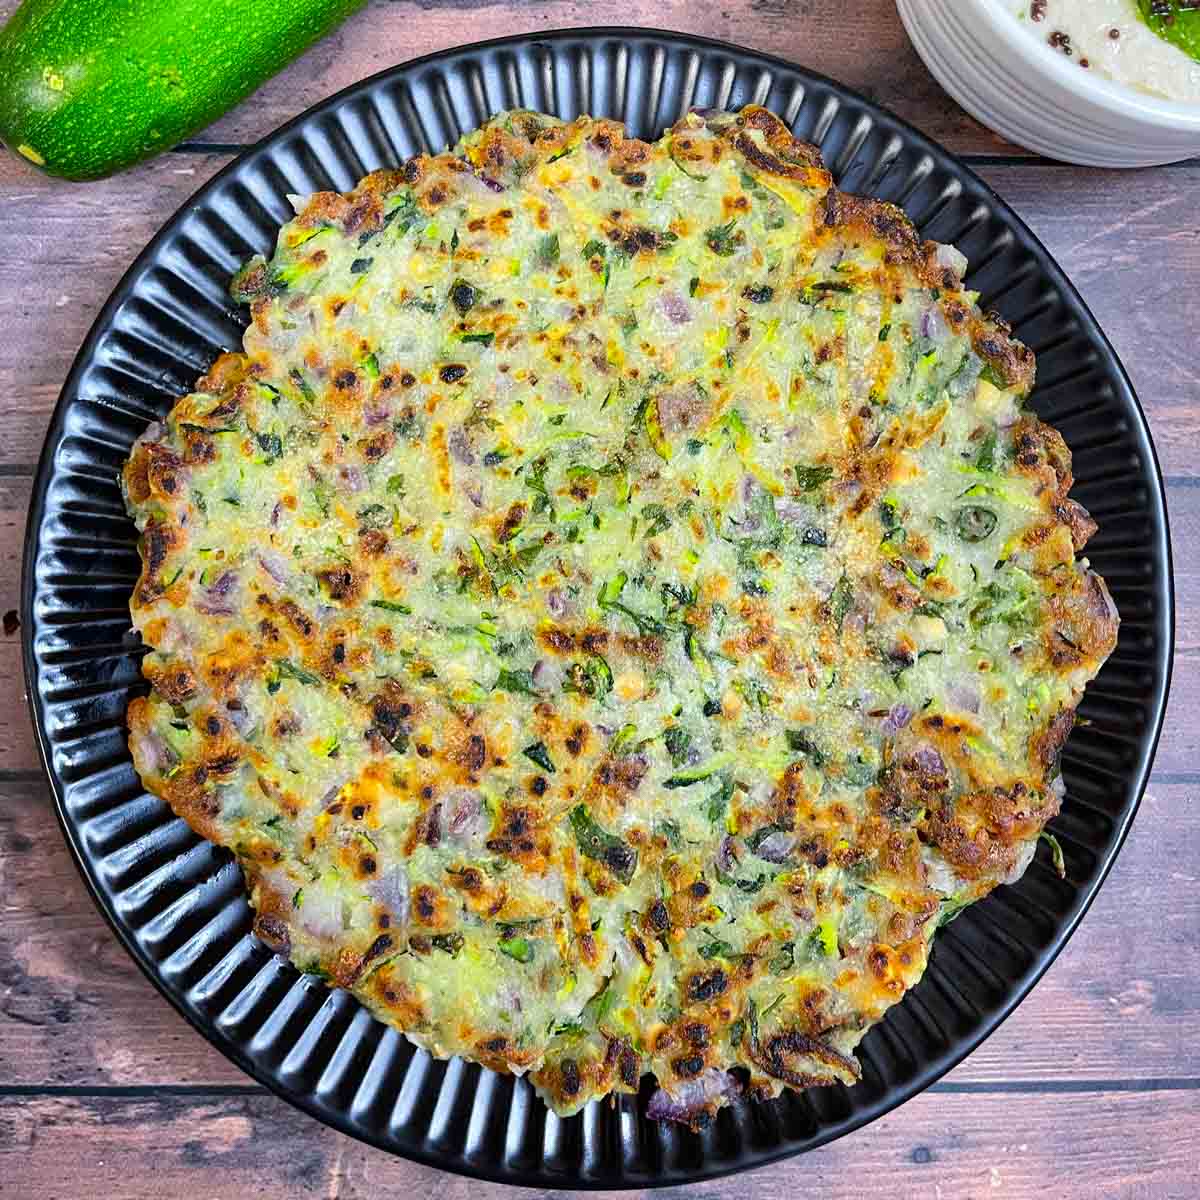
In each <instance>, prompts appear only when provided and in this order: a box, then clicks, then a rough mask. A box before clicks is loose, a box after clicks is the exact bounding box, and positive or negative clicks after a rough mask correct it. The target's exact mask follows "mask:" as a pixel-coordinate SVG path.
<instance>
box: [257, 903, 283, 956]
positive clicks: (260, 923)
mask: <svg viewBox="0 0 1200 1200" xmlns="http://www.w3.org/2000/svg"><path fill="white" fill-rule="evenodd" d="M254 933H255V936H256V937H257V938H258V939H259V940H260V941H262V942H265V943H266V945H267V946H268V947H269V948H270V949H272V950H274V951H275V953H276V954H290V953H291V950H292V936H291V933H290V932H289V931H288V927H287V922H286V921H284V920H283V918H282V917H277V916H276V915H275V914H274V913H270V912H261V913H259V914H258V916H257V917H255V918H254Z"/></svg>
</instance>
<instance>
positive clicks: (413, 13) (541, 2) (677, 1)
mask: <svg viewBox="0 0 1200 1200" xmlns="http://www.w3.org/2000/svg"><path fill="white" fill-rule="evenodd" d="M17 2H18V0H0V17H6V16H7V15H8V14H9V13H10V12H11V11H12V10H13V9H15V8H16V6H17ZM600 25H609V26H613V25H640V26H645V27H653V28H657V29H673V30H679V31H681V32H685V33H690V34H695V35H698V36H700V37H710V38H718V39H720V40H722V41H727V42H733V43H736V44H738V45H742V46H746V47H748V48H750V49H753V50H759V51H762V52H764V53H767V54H773V55H776V56H777V57H780V58H783V59H786V60H788V61H789V62H794V63H798V64H800V65H802V66H805V67H808V68H810V69H811V70H814V71H818V72H820V73H821V74H824V75H830V76H832V77H833V78H835V79H840V80H841V81H842V82H843V83H845V84H847V85H848V86H850V87H852V88H855V89H856V90H858V91H860V92H862V93H863V94H864V95H867V96H869V97H870V98H871V99H873V100H875V101H877V102H878V103H880V104H882V105H883V106H884V107H885V108H890V109H892V110H893V111H894V112H896V113H897V114H898V115H900V116H902V117H904V118H906V119H907V120H909V121H912V122H913V123H914V124H916V125H919V126H920V127H921V128H922V129H924V130H926V131H927V132H928V133H930V134H931V135H932V136H933V137H936V138H938V139H939V140H940V141H942V142H944V143H945V144H946V145H947V146H948V147H950V149H952V150H958V151H975V152H983V153H989V154H1012V153H1018V154H1019V153H1023V152H1022V151H1021V150H1020V149H1019V148H1018V147H1015V146H1012V145H1010V144H1009V143H1007V142H1005V141H1003V140H1002V139H1001V138H1000V137H999V136H998V135H996V134H994V133H992V132H991V131H990V130H988V129H985V128H984V127H983V126H982V125H980V124H978V122H976V121H974V120H973V119H972V118H971V117H969V116H967V114H966V113H965V112H963V110H962V109H961V108H959V107H958V105H957V104H956V103H955V102H954V101H953V100H951V99H950V97H949V96H948V95H946V93H945V92H943V91H942V89H941V87H939V86H938V84H937V82H936V81H935V80H934V79H933V77H932V76H931V75H930V74H929V73H928V71H926V70H925V67H924V65H923V64H922V62H921V60H920V59H919V58H918V57H917V55H916V53H915V51H914V50H913V48H912V46H911V45H910V43H909V41H908V37H907V35H906V34H905V32H904V28H903V26H902V25H901V24H900V18H899V17H898V16H897V13H896V8H895V5H894V4H893V3H892V2H891V0H724V2H723V3H720V4H710V3H697V2H696V0H658V2H657V3H653V4H651V3H645V2H643V3H632V4H631V3H629V2H628V0H499V2H497V0H371V3H370V4H368V6H367V8H366V9H365V10H364V11H362V12H360V13H358V14H357V15H355V16H354V17H351V18H350V19H349V20H348V21H346V23H345V24H344V25H342V27H341V28H340V29H338V30H336V31H335V32H334V33H333V34H331V35H330V36H329V37H328V38H326V39H325V40H324V41H323V42H320V43H318V44H317V45H316V46H314V47H313V48H312V49H311V50H309V52H308V53H307V54H306V55H304V56H303V57H302V58H300V59H299V60H298V61H297V62H295V63H294V64H292V65H291V66H290V67H288V68H286V69H285V70H283V71H282V72H280V74H279V75H277V76H276V77H275V78H274V79H272V80H269V81H268V82H267V83H265V84H264V85H263V86H262V87H261V88H260V89H259V90H258V91H257V92H256V93H255V94H254V95H253V96H251V97H250V98H249V99H247V100H246V101H244V102H243V103H242V104H240V105H239V106H238V107H237V108H235V109H234V110H233V111H232V112H230V113H228V114H227V115H226V116H224V117H222V118H221V119H220V120H218V121H217V122H216V123H215V124H214V125H212V126H211V127H210V128H208V129H207V130H204V131H203V132H201V133H199V134H197V135H196V137H197V138H203V139H205V140H208V141H216V142H253V141H257V140H258V139H259V138H260V137H262V136H263V135H264V134H266V133H268V132H269V131H270V130H272V129H274V128H276V126H278V125H280V124H282V123H283V122H284V121H287V120H290V119H291V118H292V117H294V116H296V114H297V113H300V112H303V111H304V109H306V108H308V107H310V106H311V105H313V104H315V103H316V102H317V101H318V100H323V99H324V98H325V97H326V96H330V95H332V94H333V93H334V92H337V91H340V90H341V89H342V88H344V87H348V86H349V85H350V84H352V83H355V82H357V81H358V80H360V79H364V78H366V77H367V76H368V75H374V74H375V73H376V72H378V71H382V70H385V69H386V68H388V67H392V66H395V65H397V64H398V63H403V62H408V61H409V60H411V59H414V58H418V57H420V56H422V55H425V54H431V53H433V52H434V51H437V50H446V49H449V48H451V47H454V46H461V45H463V44H464V43H467V42H474V41H483V40H486V39H488V38H497V37H504V36H507V35H510V34H535V35H536V34H539V33H544V32H546V31H548V30H552V29H574V28H587V27H593V26H600Z"/></svg>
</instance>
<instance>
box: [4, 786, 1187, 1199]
mask: <svg viewBox="0 0 1200 1200" xmlns="http://www.w3.org/2000/svg"><path fill="white" fill-rule="evenodd" d="M1198 799H1200V781H1197V782H1195V783H1189V784H1169V783H1168V784H1154V785H1153V786H1152V787H1151V789H1150V792H1149V794H1148V795H1147V797H1146V799H1145V800H1144V802H1143V805H1142V812H1141V814H1140V816H1139V817H1138V819H1137V822H1136V823H1135V825H1134V828H1133V832H1132V834H1131V835H1130V839H1129V841H1128V843H1127V844H1126V846H1125V848H1124V850H1123V851H1122V853H1121V856H1120V858H1119V859H1118V860H1117V864H1116V866H1115V868H1114V869H1113V873H1112V875H1111V876H1110V878H1109V879H1108V881H1107V882H1106V883H1105V885H1104V887H1103V889H1102V890H1101V892H1100V895H1099V897H1098V898H1097V900H1096V903H1095V905H1094V907H1093V909H1092V911H1091V913H1089V915H1088V916H1087V917H1086V918H1085V920H1084V922H1083V925H1082V926H1081V928H1080V929H1079V931H1078V932H1077V933H1076V935H1075V937H1074V938H1073V939H1072V940H1071V942H1070V944H1069V945H1068V947H1067V949H1066V950H1065V951H1064V952H1063V954H1062V955H1061V957H1060V958H1059V960H1058V961H1057V962H1056V963H1055V964H1054V966H1053V967H1051V969H1050V971H1049V973H1048V974H1047V976H1046V977H1045V978H1044V979H1043V980H1042V982H1041V983H1040V984H1039V985H1038V987H1037V988H1036V989H1035V990H1034V992H1033V993H1032V995H1031V996H1030V997H1029V998H1028V999H1027V1000H1026V1001H1025V1002H1024V1003H1023V1004H1022V1005H1021V1006H1020V1008H1018V1010H1017V1011H1016V1013H1015V1014H1014V1015H1013V1016H1012V1017H1011V1018H1010V1019H1009V1020H1008V1022H1006V1024H1005V1025H1004V1026H1003V1027H1002V1028H1001V1030H1000V1031H999V1032H998V1033H997V1034H996V1035H995V1036H993V1037H992V1038H990V1039H989V1040H988V1041H986V1042H984V1044H983V1045H982V1046H981V1047H980V1048H979V1049H978V1050H977V1051H976V1052H975V1053H974V1054H973V1055H971V1057H970V1058H969V1059H967V1060H966V1062H964V1063H963V1064H962V1065H961V1066H960V1067H958V1068H957V1070H955V1071H954V1072H953V1073H952V1075H951V1076H950V1077H949V1078H950V1079H951V1080H954V1081H956V1082H965V1081H970V1082H974V1083H980V1082H983V1083H994V1082H996V1081H1001V1080H1013V1079H1019V1080H1026V1081H1051V1080H1061V1079H1071V1080H1075V1081H1079V1080H1088V1081H1093V1082H1094V1081H1101V1080H1103V1081H1109V1082H1112V1081H1129V1080H1138V1079H1145V1078H1160V1077H1161V1078H1165V1079H1184V1078H1191V1077H1200V1039H1197V1038H1195V1037H1194V1036H1193V1033H1194V1030H1195V1028H1196V1027H1197V1025H1200V992H1198V991H1197V989H1196V987H1195V980H1196V978H1197V977H1200V928H1198V927H1197V922H1196V920H1195V905H1194V903H1191V902H1190V901H1187V900H1186V899H1185V898H1186V897H1189V896H1190V895H1192V894H1194V892H1195V890H1196V888H1197V885H1198V884H1200V874H1198V873H1200V867H1198V865H1197V864H1198V863H1200V805H1198V803H1197V801H1198ZM1167 829H1169V830H1170V836H1169V837H1164V830H1167ZM1167 896H1172V897H1176V898H1177V900H1176V902H1173V903H1167V902H1165V901H1164V897H1167ZM1135 914H1136V916H1135ZM1114 930H1121V931H1122V933H1121V935H1120V936H1114ZM244 1082H246V1079H245V1076H243V1075H242V1074H241V1073H240V1072H239V1071H238V1070H237V1069H236V1068H234V1067H233V1066H231V1065H230V1064H229V1063H227V1062H226V1061H225V1059H223V1058H222V1057H221V1056H220V1055H219V1054H218V1053H217V1051H216V1050H214V1049H213V1048H212V1047H211V1046H209V1044H208V1043H207V1042H206V1041H204V1039H203V1038H201V1037H200V1035H199V1034H197V1033H195V1032H194V1031H192V1030H191V1028H190V1027H189V1026H188V1025H187V1024H186V1022H184V1021H183V1019H182V1018H180V1017H178V1016H177V1015H176V1014H175V1012H174V1010H173V1009H172V1008H171V1007H170V1006H169V1005H168V1004H167V1002H166V1001H165V1000H163V999H161V998H160V997H159V996H158V995H157V994H156V993H155V991H154V989H153V988H152V987H151V985H150V984H149V983H148V982H147V981H146V980H145V979H144V978H143V977H142V975H141V973H140V972H139V971H138V969H137V967H136V966H135V965H134V964H133V962H132V960H131V959H130V958H129V957H128V956H127V955H126V954H125V952H124V950H122V948H121V947H120V945H119V944H118V942H117V941H116V939H115V938H114V937H113V935H112V933H111V932H110V931H109V929H108V927H107V925H106V924H105V923H104V921H103V919H102V918H101V917H100V915H99V913H98V912H97V911H96V909H95V906H94V905H93V903H92V901H91V898H90V897H89V896H88V894H87V892H86V890H85V888H84V886H83V883H82V882H81V881H80V880H79V878H78V877H77V875H76V873H75V869H74V866H73V864H72V862H71V860H70V858H69V856H68V852H67V849H66V846H65V844H64V843H63V840H62V837H61V836H60V834H59V830H58V827H57V824H56V822H55V819H54V816H53V813H52V811H51V807H50V800H49V796H48V794H47V790H46V787H45V785H44V784H42V783H41V782H32V781H31V782H18V781H9V782H5V783H0V1084H6V1085H10V1086H11V1085H21V1086H29V1087H32V1086H36V1085H37V1084H39V1083H53V1084H56V1085H75V1086H81V1087H101V1086H122V1087H124V1086H134V1085H138V1086H145V1085H151V1084H168V1083H186V1084H196V1085H199V1084H209V1085H215V1084H231V1083H244ZM0 1176H2V1171H0Z"/></svg>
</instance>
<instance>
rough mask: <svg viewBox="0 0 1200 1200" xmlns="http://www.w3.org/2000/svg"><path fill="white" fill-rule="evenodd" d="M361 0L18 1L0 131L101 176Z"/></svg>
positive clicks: (190, 125)
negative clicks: (18, 6)
mask: <svg viewBox="0 0 1200 1200" xmlns="http://www.w3.org/2000/svg"><path fill="white" fill-rule="evenodd" d="M363 3H364V0H25V2H24V3H23V4H22V5H21V7H20V8H19V9H17V11H16V12H15V13H14V14H13V16H12V18H11V19H10V20H9V22H8V24H7V25H5V27H4V28H3V29H2V30H0V81H2V83H0V141H3V142H4V144H5V145H7V146H8V147H9V148H10V149H12V150H14V151H16V153H18V154H20V155H21V156H22V157H24V158H26V159H28V161H29V162H31V163H33V164H34V165H35V166H37V167H40V168H41V169H42V170H43V171H46V172H47V173H49V174H51V175H57V176H60V177H62V178H64V179H99V178H101V177H103V176H105V175H111V174H113V172H115V171H120V170H122V169H123V168H125V167H128V166H131V165H132V164H133V163H136V162H140V161H141V160H142V159H144V158H149V157H150V156H151V155H152V154H157V153H159V152H160V151H162V150H166V149H168V148H169V147H170V146H172V145H174V144H175V143H176V142H178V141H181V140H182V139H184V138H186V137H187V136H188V135H189V134H192V133H195V132H196V131H197V130H198V129H203V128H204V126H206V125H208V124H209V123H210V122H212V121H213V120H214V119H215V118H217V117H219V116H220V115H221V114H222V113H223V112H226V111H227V110H228V109H230V108H232V107H233V106H234V105H235V104H237V103H238V101H239V100H241V99H243V98H244V97H245V96H248V95H249V94H250V93H251V92H252V91H254V89H255V88H257V87H258V86H259V85H260V84H261V83H263V82H264V80H266V79H269V78H270V77H271V76H272V75H274V74H275V73H276V72H277V71H279V70H281V69H282V68H283V67H284V66H286V65H287V64H288V63H289V62H291V61H292V59H294V58H296V57H297V56H298V55H299V54H301V53H302V52H303V51H304V50H306V49H307V48H308V47H309V46H311V45H312V44H313V42H315V41H317V40H318V39H319V38H321V37H324V35H325V34H327V33H328V32H329V31H330V30H332V29H333V28H334V27H335V26H336V25H337V24H339V22H341V21H342V20H343V19H344V18H345V17H346V16H348V15H349V14H350V13H352V12H353V11H354V10H355V9H357V8H359V7H361V6H362V4H363Z"/></svg>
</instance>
